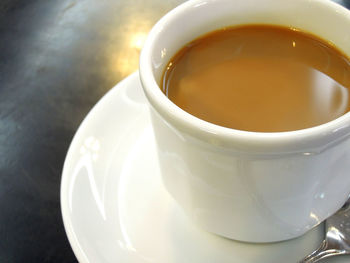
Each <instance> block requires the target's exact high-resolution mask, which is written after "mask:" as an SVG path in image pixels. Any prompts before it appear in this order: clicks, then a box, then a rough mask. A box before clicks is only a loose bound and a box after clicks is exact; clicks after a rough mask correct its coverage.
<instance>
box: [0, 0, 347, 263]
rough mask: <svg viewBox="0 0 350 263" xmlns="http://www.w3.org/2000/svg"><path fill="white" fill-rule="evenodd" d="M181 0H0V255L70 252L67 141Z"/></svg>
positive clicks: (10, 258)
mask: <svg viewBox="0 0 350 263" xmlns="http://www.w3.org/2000/svg"><path fill="white" fill-rule="evenodd" d="M181 2H183V1H181V0H79V1H78V0H1V2H0V51H1V52H0V211H1V212H0V262H1V263H7V262H11V263H12V262H21V263H22V262H26V263H32V262H33V263H34V262H35V263H38V262H59V263H62V262H77V261H76V258H75V256H74V254H73V253H72V250H71V248H70V245H69V243H68V239H67V238H66V234H65V231H64V227H63V223H62V218H61V210H60V196H59V195H60V180H61V172H62V167H63V162H64V159H65V155H66V152H67V150H68V147H69V144H70V142H71V140H72V138H73V135H74V133H75V132H76V130H77V128H78V126H79V124H80V123H81V121H82V120H83V118H84V117H85V115H86V114H87V113H88V111H89V110H90V109H91V107H92V106H93V105H94V104H95V103H96V102H97V101H98V100H99V99H100V98H101V97H102V96H103V95H104V94H105V93H106V92H107V91H108V90H109V89H111V88H112V87H113V86H114V85H115V84H116V83H118V82H119V81H120V80H121V79H123V78H124V77H126V76H127V75H129V74H130V73H131V72H133V71H135V70H137V68H138V57H139V53H140V49H141V47H142V44H143V41H144V40H145V37H146V35H147V32H148V31H149V30H150V28H151V27H152V25H153V24H154V23H155V22H156V21H157V20H158V19H159V18H160V17H161V16H162V15H164V14H165V13H166V12H167V11H169V10H170V9H171V8H173V7H175V6H177V5H178V4H180V3H181ZM337 2H341V3H342V4H344V5H347V6H348V7H349V6H350V5H349V1H347V2H345V1H344V2H343V1H341V0H338V1H337Z"/></svg>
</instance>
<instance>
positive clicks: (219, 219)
mask: <svg viewBox="0 0 350 263" xmlns="http://www.w3.org/2000/svg"><path fill="white" fill-rule="evenodd" d="M245 24H269V25H278V26H285V27H292V28H298V29H300V30H305V31H307V32H311V33H313V34H315V35H317V36H319V37H321V38H323V39H325V40H327V41H329V42H330V43H332V44H334V45H335V46H336V47H337V48H338V49H339V50H341V51H342V52H343V53H344V54H346V55H347V56H348V57H349V56H350V36H349V34H348V31H349V30H348V29H349V28H350V11H348V10H347V9H345V8H343V7H341V6H340V5H338V4H335V3H333V2H330V1H327V0H318V1H308V0H285V1H280V0H259V1H257V0H236V1H231V0H191V1H188V2H186V3H184V4H182V5H180V6H178V7H177V8H175V9H174V10H172V11H170V12H169V13H168V14H167V15H165V16H164V17H163V18H162V19H161V20H160V21H159V22H158V23H157V24H156V25H155V26H154V27H153V29H152V30H151V32H150V34H149V36H148V38H147V40H146V43H145V45H144V48H143V50H142V52H141V57H140V78H141V83H142V87H143V90H144V93H145V95H146V97H147V100H148V101H149V105H150V114H151V118H152V124H153V129H154V134H155V139H156V143H157V149H158V158H159V164H160V169H161V176H162V180H163V183H164V185H165V188H166V189H167V190H168V192H169V193H170V195H171V196H172V197H173V198H174V199H175V200H176V202H177V203H178V204H179V205H180V207H182V208H183V210H184V211H185V213H186V214H187V215H188V216H189V217H190V218H191V219H192V220H193V222H195V223H196V224H198V225H199V226H201V227H202V228H203V229H205V230H207V231H209V232H211V233H214V234H217V235H220V236H223V237H227V238H231V239H235V240H240V241H246V242H275V241H282V240H288V239H291V238H295V237H298V236H301V235H303V234H304V233H306V232H307V231H308V230H310V229H311V228H313V227H315V226H317V225H318V224H320V223H321V222H322V221H323V220H325V219H326V218H327V217H329V216H330V215H332V214H333V213H334V212H335V211H336V210H338V209H339V208H340V207H341V206H342V204H343V203H344V202H345V200H346V199H347V197H348V195H349V193H350V174H349V171H350V113H346V114H344V115H342V116H341V117H339V118H337V119H335V120H332V121H330V122H327V123H324V124H321V125H319V126H315V127H311V128H307V129H302V130H295V131H288V132H251V131H241V130H235V129H229V128H225V127H222V126H219V125H215V124H212V123H209V122H206V121H204V120H201V119H199V118H197V117H195V116H192V115H191V114H189V113H187V112H185V111H184V110H182V109H180V108H179V107H177V106H176V105H175V104H174V103H172V102H171V101H170V100H169V99H168V98H167V97H166V96H165V95H164V93H163V92H162V91H161V89H160V87H159V86H160V81H161V77H162V73H163V71H164V69H165V67H166V65H167V63H168V62H169V60H170V59H171V57H172V56H174V54H176V52H177V51H178V50H180V49H181V48H182V47H183V46H184V45H185V44H186V43H188V42H190V41H192V40H194V39H196V38H197V37H199V36H201V35H204V34H206V33H208V32H212V31H214V30H217V29H220V28H224V27H229V26H237V25H245Z"/></svg>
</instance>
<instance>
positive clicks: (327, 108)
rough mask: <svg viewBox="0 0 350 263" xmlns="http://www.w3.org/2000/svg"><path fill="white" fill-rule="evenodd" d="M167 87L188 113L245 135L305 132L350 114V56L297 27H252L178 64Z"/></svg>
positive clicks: (211, 37)
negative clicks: (293, 131) (250, 133)
mask: <svg viewBox="0 0 350 263" xmlns="http://www.w3.org/2000/svg"><path fill="white" fill-rule="evenodd" d="M161 84H162V85H161V87H162V90H163V92H164V93H165V94H166V95H167V96H168V98H169V99H170V100H171V101H173V102H174V103H175V104H176V105H178V106H179V107H180V108H182V109H183V110H185V111H187V112H188V113H190V114H192V115H194V116H196V117H198V118H200V119H203V120H205V121H208V122H211V123H214V124H218V125H221V126H224V127H229V128H234V129H238V130H245V131H256V132H281V131H291V130H298V129H304V128H309V127H313V126H316V125H320V124H323V123H326V122H328V121H331V120H333V119H335V118H337V117H339V116H341V115H343V114H344V113H346V112H347V111H349V110H350V108H349V90H348V89H349V88H350V62H349V60H348V59H347V57H346V56H345V55H343V54H342V53H341V52H340V51H338V50H337V49H336V48H335V47H333V46H332V45H331V44H329V43H327V42H325V41H323V40H321V39H320V38H318V37H316V36H314V35H311V34H308V33H303V32H301V31H299V30H296V29H292V28H284V27H277V26H269V25H247V26H240V27H234V28H226V29H222V30H218V31H215V32H212V33H209V34H207V35H205V36H202V37H200V38H198V39H196V40H194V41H192V42H191V43H189V44H187V45H186V46H185V47H183V48H182V49H181V50H180V51H179V52H178V53H177V54H176V55H175V56H174V57H173V58H172V59H171V61H170V62H169V64H168V66H167V68H166V70H165V71H164V74H163V77H162V83H161Z"/></svg>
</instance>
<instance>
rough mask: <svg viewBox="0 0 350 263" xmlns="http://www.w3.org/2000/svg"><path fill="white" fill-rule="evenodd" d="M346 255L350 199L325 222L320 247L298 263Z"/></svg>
mask: <svg viewBox="0 0 350 263" xmlns="http://www.w3.org/2000/svg"><path fill="white" fill-rule="evenodd" d="M346 254H350V198H349V199H348V200H347V201H346V203H345V204H344V206H343V207H342V208H341V209H340V210H339V211H338V212H336V213H335V214H334V215H332V216H331V217H330V218H328V219H327V220H326V237H325V239H324V240H323V241H322V243H321V245H320V247H319V248H318V249H317V250H315V251H314V252H312V253H311V254H310V255H308V256H306V257H305V258H304V259H302V260H301V261H299V263H313V262H317V261H319V260H321V259H324V258H327V257H331V256H336V255H346Z"/></svg>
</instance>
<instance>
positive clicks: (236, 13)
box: [140, 0, 350, 151]
mask: <svg viewBox="0 0 350 263" xmlns="http://www.w3.org/2000/svg"><path fill="white" fill-rule="evenodd" d="M243 24H265V25H280V26H285V27H290V28H294V29H296V30H302V31H304V32H309V33H312V34H314V35H317V36H319V37H320V38H322V39H324V40H326V41H327V42H329V43H331V44H332V45H335V46H336V47H337V48H338V49H339V50H341V51H342V52H343V53H344V54H346V55H347V56H348V57H350V34H349V33H348V32H349V28H350V12H349V11H348V10H347V9H346V8H344V7H342V6H340V5H338V4H335V3H333V2H331V1H328V0H319V1H310V0H285V1H280V0H259V1H257V0H235V1H232V0H192V1H188V2H186V3H184V4H182V5H180V6H178V7H177V8H175V9H174V10H172V11H171V12H169V13H168V14H167V15H165V16H164V17H163V18H162V19H161V20H160V21H159V22H158V23H157V24H156V25H155V26H154V28H153V29H152V31H151V32H150V34H149V36H148V39H147V41H146V43H145V46H144V48H143V50H142V53H141V58H140V77H141V82H142V84H143V88H144V91H145V94H146V96H147V98H148V100H149V102H150V104H151V106H152V107H153V108H154V109H155V110H156V112H157V113H159V114H160V115H161V116H162V117H163V118H164V119H165V120H167V121H168V122H169V123H171V124H172V125H174V126H175V127H176V128H178V129H180V130H182V131H185V132H188V133H190V134H191V133H192V134H195V136H197V137H200V138H201V139H203V140H207V141H208V140H211V139H212V138H211V137H212V136H213V134H214V135H215V136H216V139H217V140H219V141H220V142H218V143H219V144H224V143H226V144H227V143H228V144H232V143H233V144H235V145H236V146H237V145H241V146H242V147H243V148H246V146H247V145H248V144H249V145H250V146H254V147H255V146H256V145H258V144H259V145H260V146H266V147H265V149H264V150H268V148H269V147H272V148H271V149H272V150H273V149H274V150H278V149H277V148H279V150H281V151H285V150H286V151H288V150H293V149H299V148H300V145H299V144H298V142H299V141H300V140H303V144H304V146H310V145H311V144H312V145H314V144H315V142H316V141H317V143H318V144H325V140H326V141H328V142H330V141H332V140H335V139H336V138H339V137H341V136H344V135H345V134H348V132H349V131H350V114H349V113H346V114H345V115H343V116H341V117H339V118H338V119H336V120H333V121H331V122H328V123H325V124H322V125H319V126H316V127H312V128H307V129H304V130H298V131H291V132H275V133H259V132H247V131H239V130H234V129H229V128H225V127H221V126H218V125H215V124H211V123H208V122H205V121H203V120H200V119H198V118H196V117H194V116H192V115H190V114H188V113H186V112H184V111H183V110H181V109H180V108H178V107H177V106H176V105H175V104H173V103H172V102H171V101H170V100H168V98H167V97H166V96H165V95H164V94H163V93H162V91H161V89H160V88H159V86H160V81H161V77H162V74H163V71H164V69H165V67H166V66H167V63H168V62H169V60H170V59H171V58H172V57H173V56H174V55H175V54H176V52H177V51H178V50H180V49H181V48H182V47H183V46H184V45H185V44H187V43H189V42H190V41H192V40H194V39H196V38H198V37H200V36H202V35H204V34H206V33H208V32H211V31H214V30H217V29H221V28H225V27H232V26H237V25H243ZM339 130H341V134H339ZM337 133H338V134H337ZM325 137H327V138H325ZM281 144H283V149H282V148H281V147H280V146H281ZM250 146H249V147H250ZM288 147H289V149H287V148H288Z"/></svg>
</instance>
